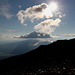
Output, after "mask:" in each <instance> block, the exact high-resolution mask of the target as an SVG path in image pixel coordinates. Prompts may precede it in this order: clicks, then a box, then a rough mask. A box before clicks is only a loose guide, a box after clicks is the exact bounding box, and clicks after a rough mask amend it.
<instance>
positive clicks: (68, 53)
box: [0, 39, 75, 75]
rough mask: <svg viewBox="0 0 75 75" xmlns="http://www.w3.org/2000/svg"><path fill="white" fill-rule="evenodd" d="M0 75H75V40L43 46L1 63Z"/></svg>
mask: <svg viewBox="0 0 75 75" xmlns="http://www.w3.org/2000/svg"><path fill="white" fill-rule="evenodd" d="M0 69H1V72H0V75H64V74H66V75H73V74H75V39H71V40H58V41H56V42H54V43H52V44H49V45H41V46H40V47H38V48H37V49H35V50H32V51H30V52H28V53H26V54H23V55H19V56H14V57H11V58H8V59H5V60H2V61H0Z"/></svg>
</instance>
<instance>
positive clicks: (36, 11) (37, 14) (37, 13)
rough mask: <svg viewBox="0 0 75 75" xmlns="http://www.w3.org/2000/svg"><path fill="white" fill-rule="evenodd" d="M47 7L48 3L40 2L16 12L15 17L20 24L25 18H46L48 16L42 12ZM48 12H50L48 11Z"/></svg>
mask: <svg viewBox="0 0 75 75" xmlns="http://www.w3.org/2000/svg"><path fill="white" fill-rule="evenodd" d="M47 7H48V5H47V4H46V3H42V4H39V5H35V6H33V7H29V8H27V9H26V10H20V11H19V12H18V13H17V17H18V19H19V21H20V22H21V23H22V24H23V23H24V22H25V20H26V19H27V18H28V19H30V20H31V21H32V20H34V19H42V18H48V16H46V14H44V11H45V9H46V8H47ZM50 14H52V13H51V12H50ZM50 17H52V16H50Z"/></svg>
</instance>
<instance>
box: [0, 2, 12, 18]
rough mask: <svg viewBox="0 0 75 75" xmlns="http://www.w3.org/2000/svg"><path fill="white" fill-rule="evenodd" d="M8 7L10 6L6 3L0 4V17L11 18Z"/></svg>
mask: <svg viewBox="0 0 75 75" xmlns="http://www.w3.org/2000/svg"><path fill="white" fill-rule="evenodd" d="M10 7H11V6H10V4H8V3H7V2H6V1H4V2H3V3H0V15H1V16H4V17H6V18H11V17H12V16H13V14H11V12H10Z"/></svg>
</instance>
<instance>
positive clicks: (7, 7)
mask: <svg viewBox="0 0 75 75" xmlns="http://www.w3.org/2000/svg"><path fill="white" fill-rule="evenodd" d="M51 2H55V3H57V4H58V9H57V10H58V11H57V12H56V11H55V12H54V13H59V12H60V14H58V16H59V15H60V16H61V18H60V17H58V16H55V17H49V18H47V17H46V18H39V19H38V20H33V22H31V20H32V18H29V16H28V18H29V19H28V18H24V19H26V21H25V20H24V22H23V23H21V20H19V19H18V16H17V14H18V12H19V11H21V10H23V11H26V9H27V8H30V7H33V6H35V5H36V6H38V5H41V4H42V3H45V4H47V5H48V4H49V3H51ZM45 4H44V5H45ZM32 15H33V14H30V16H32ZM36 15H37V14H36ZM55 15H56V14H55ZM19 16H20V14H19ZM24 16H27V14H26V15H24ZM45 16H47V14H45ZM37 17H39V16H36V19H37ZM48 19H49V20H50V19H51V20H53V21H52V22H54V21H56V19H58V20H61V22H58V24H59V26H58V24H57V25H54V28H53V29H54V30H53V31H51V30H50V29H51V28H50V29H49V30H50V34H52V35H53V36H58V37H59V38H63V37H65V38H68V37H74V36H75V21H74V19H75V0H0V38H1V39H5V38H11V37H14V36H20V35H24V34H26V33H31V32H33V31H34V30H38V31H40V30H44V29H45V27H44V29H39V28H38V26H41V25H40V24H41V22H43V23H45V21H47V20H48ZM51 20H50V21H51ZM58 20H57V21H58ZM26 24H27V25H26ZM25 25H26V26H25ZM46 28H47V27H46Z"/></svg>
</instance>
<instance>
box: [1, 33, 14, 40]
mask: <svg viewBox="0 0 75 75" xmlns="http://www.w3.org/2000/svg"><path fill="white" fill-rule="evenodd" d="M14 36H15V35H14V34H11V33H3V34H1V35H0V39H13V38H14Z"/></svg>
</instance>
